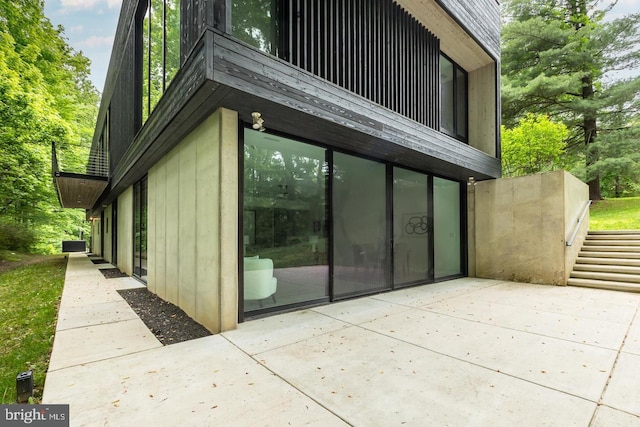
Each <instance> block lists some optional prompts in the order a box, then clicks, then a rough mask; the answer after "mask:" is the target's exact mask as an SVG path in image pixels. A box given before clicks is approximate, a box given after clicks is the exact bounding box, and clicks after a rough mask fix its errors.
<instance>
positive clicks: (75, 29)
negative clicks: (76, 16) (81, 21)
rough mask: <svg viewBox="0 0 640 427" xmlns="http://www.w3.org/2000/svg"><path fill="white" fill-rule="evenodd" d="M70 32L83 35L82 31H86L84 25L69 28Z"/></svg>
mask: <svg viewBox="0 0 640 427" xmlns="http://www.w3.org/2000/svg"><path fill="white" fill-rule="evenodd" d="M68 31H69V32H70V33H81V32H82V31H84V27H83V26H82V25H74V26H72V27H69V29H68Z"/></svg>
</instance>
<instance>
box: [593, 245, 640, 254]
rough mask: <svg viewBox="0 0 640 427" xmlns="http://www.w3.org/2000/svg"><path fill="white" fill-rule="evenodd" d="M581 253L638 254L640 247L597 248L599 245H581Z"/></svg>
mask: <svg viewBox="0 0 640 427" xmlns="http://www.w3.org/2000/svg"><path fill="white" fill-rule="evenodd" d="M582 251H583V252H586V251H595V252H637V253H640V246H599V245H583V246H582Z"/></svg>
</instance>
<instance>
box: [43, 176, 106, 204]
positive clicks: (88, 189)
mask: <svg viewBox="0 0 640 427" xmlns="http://www.w3.org/2000/svg"><path fill="white" fill-rule="evenodd" d="M53 181H54V183H55V186H56V192H57V193H58V200H59V201H60V204H61V205H62V207H63V208H80V209H91V208H93V207H94V205H95V204H96V202H97V201H98V199H99V198H100V196H101V195H102V193H103V192H104V190H105V189H106V188H107V186H108V185H109V178H107V177H104V176H95V175H82V174H76V173H67V172H55V173H54V174H53Z"/></svg>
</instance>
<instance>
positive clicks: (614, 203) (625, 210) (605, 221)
mask: <svg viewBox="0 0 640 427" xmlns="http://www.w3.org/2000/svg"><path fill="white" fill-rule="evenodd" d="M589 229H591V230H640V197H627V198H622V199H611V200H600V201H598V202H595V203H593V204H592V205H591V210H590V212H589Z"/></svg>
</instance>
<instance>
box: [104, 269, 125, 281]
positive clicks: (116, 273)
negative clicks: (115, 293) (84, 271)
mask: <svg viewBox="0 0 640 427" xmlns="http://www.w3.org/2000/svg"><path fill="white" fill-rule="evenodd" d="M99 270H100V273H102V275H103V276H104V278H105V279H115V278H117V277H129V275H128V274H127V273H123V272H122V271H120V269H118V268H99Z"/></svg>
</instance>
